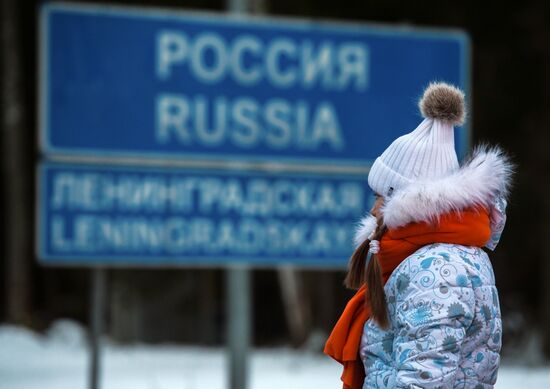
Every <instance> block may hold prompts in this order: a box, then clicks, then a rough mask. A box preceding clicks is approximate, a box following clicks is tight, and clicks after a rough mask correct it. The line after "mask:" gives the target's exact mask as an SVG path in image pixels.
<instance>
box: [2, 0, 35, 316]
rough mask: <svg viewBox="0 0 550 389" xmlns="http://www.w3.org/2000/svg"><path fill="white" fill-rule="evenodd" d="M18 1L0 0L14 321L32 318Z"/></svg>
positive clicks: (7, 282)
mask: <svg viewBox="0 0 550 389" xmlns="http://www.w3.org/2000/svg"><path fill="white" fill-rule="evenodd" d="M18 4H19V2H17V1H16V0H3V1H2V19H1V22H2V27H1V28H2V60H3V62H4V64H3V65H4V66H3V68H2V108H3V112H2V146H3V147H2V158H3V163H2V166H3V172H2V173H3V177H2V178H3V181H4V182H3V190H4V191H5V192H4V196H5V199H4V203H3V205H4V206H5V208H4V215H5V221H4V226H5V227H4V228H5V235H4V238H5V246H4V252H3V257H4V258H5V264H6V272H5V275H6V280H5V285H6V296H7V301H6V308H7V312H6V316H7V320H8V321H10V322H12V323H17V324H24V323H26V322H28V321H29V320H30V296H31V283H30V282H29V280H30V260H31V257H32V247H33V241H32V238H31V222H30V215H31V212H30V209H31V207H32V201H31V199H30V198H29V197H30V196H29V191H28V187H27V185H28V182H29V181H28V180H27V176H26V174H27V173H28V172H29V169H28V168H27V166H26V158H25V152H24V150H23V148H24V140H25V138H26V137H28V136H29V135H28V134H29V131H28V129H27V127H26V125H27V123H26V121H25V117H26V109H25V105H24V96H23V94H24V92H23V91H24V82H23V81H24V80H23V74H22V68H23V60H22V49H21V41H20V39H19V38H20V36H19V33H20V25H19V20H20V18H19V9H18Z"/></svg>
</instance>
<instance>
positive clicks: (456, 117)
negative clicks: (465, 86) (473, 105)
mask: <svg viewBox="0 0 550 389" xmlns="http://www.w3.org/2000/svg"><path fill="white" fill-rule="evenodd" d="M418 105H419V107H420V112H421V113H422V116H424V117H425V118H432V119H439V120H442V121H445V122H448V123H450V124H452V125H461V124H462V123H464V118H465V116H466V109H465V106H464V93H463V92H462V91H461V90H460V89H458V88H456V87H454V86H452V85H449V84H445V83H443V82H435V83H431V84H430V85H428V87H427V88H426V90H425V91H424V95H423V96H422V98H421V99H420V102H419V103H418Z"/></svg>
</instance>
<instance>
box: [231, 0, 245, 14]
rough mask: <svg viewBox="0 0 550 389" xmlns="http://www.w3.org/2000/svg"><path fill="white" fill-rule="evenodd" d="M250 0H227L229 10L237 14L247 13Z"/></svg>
mask: <svg viewBox="0 0 550 389" xmlns="http://www.w3.org/2000/svg"><path fill="white" fill-rule="evenodd" d="M248 2H249V0H227V10H228V11H229V12H231V13H235V14H245V13H246V12H247V11H248Z"/></svg>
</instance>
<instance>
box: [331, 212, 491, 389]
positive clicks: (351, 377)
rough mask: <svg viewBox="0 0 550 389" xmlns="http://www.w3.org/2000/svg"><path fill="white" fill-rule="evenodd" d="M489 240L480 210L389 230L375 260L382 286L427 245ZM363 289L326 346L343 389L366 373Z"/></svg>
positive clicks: (357, 386) (353, 388) (358, 383)
mask: <svg viewBox="0 0 550 389" xmlns="http://www.w3.org/2000/svg"><path fill="white" fill-rule="evenodd" d="M490 236H491V228H490V223H489V214H488V212H487V211H486V210H485V209H483V208H473V209H470V210H463V211H460V212H452V213H449V214H446V215H444V216H441V218H440V220H439V223H436V224H428V223H410V224H407V225H406V226H404V227H401V228H398V229H395V230H388V231H386V233H385V234H384V236H383V237H382V239H381V241H380V253H379V254H378V260H379V261H380V266H381V268H382V274H383V279H384V283H385V282H386V281H387V280H388V278H389V277H390V275H391V273H392V272H393V270H394V269H395V268H396V267H397V266H398V265H399V264H400V263H401V262H402V261H403V260H404V259H405V258H407V257H408V256H409V255H411V254H412V253H414V252H415V251H416V250H418V249H419V248H421V247H422V246H425V245H427V244H430V243H455V244H460V245H465V246H477V247H483V246H484V245H485V243H487V241H488V240H489V238H490ZM365 292H366V286H365V285H363V286H362V287H361V288H360V289H359V290H358V291H357V293H356V294H355V295H354V296H353V297H352V298H351V300H350V301H349V302H348V303H347V305H346V308H345V309H344V312H343V313H342V315H341V316H340V319H338V322H337V323H336V325H335V326H334V329H333V330H332V333H331V334H330V336H329V338H328V340H327V342H326V344H325V350H324V352H325V354H327V355H329V356H331V357H332V358H334V359H335V360H336V361H338V362H340V363H341V364H342V365H343V366H344V372H343V373H342V377H341V379H342V382H343V383H344V386H343V389H361V388H362V387H363V381H364V379H365V370H364V367H363V363H362V361H361V358H360V357H359V346H360V343H361V336H362V335H363V326H364V324H365V322H366V321H367V320H368V318H369V316H370V310H369V308H368V307H367V306H366V304H365Z"/></svg>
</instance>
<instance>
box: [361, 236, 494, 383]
mask: <svg viewBox="0 0 550 389" xmlns="http://www.w3.org/2000/svg"><path fill="white" fill-rule="evenodd" d="M385 291H386V297H387V300H388V309H389V316H390V320H391V323H390V328H389V329H388V330H387V331H383V330H381V329H380V328H379V327H378V326H377V325H376V324H375V323H374V322H373V321H372V320H369V321H367V322H366V324H365V328H364V333H363V337H362V341H361V348H360V354H361V358H362V360H363V363H364V365H365V371H366V378H365V383H364V386H363V388H364V389H367V388H456V389H458V388H472V389H480V388H492V387H493V385H494V384H495V382H496V378H497V370H498V366H499V352H500V347H501V335H502V325H501V318H500V308H499V302H498V294H497V290H496V287H495V278H494V275H493V269H492V266H491V263H490V262H489V259H488V256H487V254H486V253H485V252H484V251H483V250H482V249H480V248H477V247H465V246H460V245H454V244H433V245H429V246H425V247H423V248H421V249H419V250H418V251H416V252H415V253H414V254H412V255H411V256H409V257H408V258H407V259H406V260H404V261H403V262H402V263H401V264H400V265H399V266H398V267H397V269H396V270H394V272H393V273H392V275H391V277H390V279H389V280H388V282H387V283H386V286H385Z"/></svg>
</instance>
